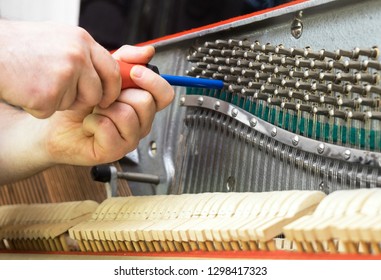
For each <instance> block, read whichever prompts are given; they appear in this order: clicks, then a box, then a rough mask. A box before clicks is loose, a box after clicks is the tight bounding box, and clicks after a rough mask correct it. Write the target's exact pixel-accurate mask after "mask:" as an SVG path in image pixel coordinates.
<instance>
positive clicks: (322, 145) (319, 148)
mask: <svg viewBox="0 0 381 280" xmlns="http://www.w3.org/2000/svg"><path fill="white" fill-rule="evenodd" d="M324 149H325V146H324V144H323V143H320V144H319V146H318V147H317V151H318V153H319V154H322V153H323V152H324Z"/></svg>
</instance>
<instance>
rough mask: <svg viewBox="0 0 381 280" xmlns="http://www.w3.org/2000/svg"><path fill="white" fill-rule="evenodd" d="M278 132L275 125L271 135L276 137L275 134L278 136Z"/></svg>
mask: <svg viewBox="0 0 381 280" xmlns="http://www.w3.org/2000/svg"><path fill="white" fill-rule="evenodd" d="M276 133H277V130H276V128H275V127H274V128H273V129H272V130H271V136H272V137H275V136H276Z"/></svg>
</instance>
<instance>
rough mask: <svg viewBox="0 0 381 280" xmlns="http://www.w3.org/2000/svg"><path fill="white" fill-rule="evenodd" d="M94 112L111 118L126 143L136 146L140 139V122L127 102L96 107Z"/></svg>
mask: <svg viewBox="0 0 381 280" xmlns="http://www.w3.org/2000/svg"><path fill="white" fill-rule="evenodd" d="M94 113H95V114H98V115H102V116H105V117H107V118H109V119H110V120H112V122H113V124H114V126H115V127H116V129H117V130H118V132H119V135H120V137H122V138H123V139H124V140H125V141H126V143H127V144H128V145H130V146H137V144H138V142H139V140H140V135H141V132H140V123H139V118H138V116H137V113H136V112H135V110H134V108H133V107H132V106H130V105H129V104H125V103H122V102H118V101H116V102H114V103H112V104H111V105H110V106H109V107H108V108H106V109H103V108H99V107H96V108H94Z"/></svg>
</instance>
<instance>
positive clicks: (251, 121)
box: [249, 118, 258, 127]
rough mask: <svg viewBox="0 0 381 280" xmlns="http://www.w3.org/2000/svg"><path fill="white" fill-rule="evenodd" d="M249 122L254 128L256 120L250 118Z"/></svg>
mask: <svg viewBox="0 0 381 280" xmlns="http://www.w3.org/2000/svg"><path fill="white" fill-rule="evenodd" d="M249 122H250V125H251V126H252V127H255V126H256V125H257V123H258V121H257V119H255V118H251V119H250V121H249Z"/></svg>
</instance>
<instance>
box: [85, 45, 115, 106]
mask: <svg viewBox="0 0 381 280" xmlns="http://www.w3.org/2000/svg"><path fill="white" fill-rule="evenodd" d="M90 55H91V60H92V63H93V65H94V68H95V71H96V72H97V73H98V76H99V78H100V79H101V81H102V89H103V96H102V99H101V101H100V103H99V106H100V107H102V108H107V107H108V106H110V104H111V103H113V102H114V101H115V100H116V99H117V98H118V96H119V94H120V88H121V83H122V80H121V77H120V72H119V64H118V63H117V62H116V61H115V59H114V58H113V57H112V56H111V55H110V53H109V52H108V51H107V50H106V49H104V48H103V47H102V46H101V45H99V44H98V43H94V45H93V46H92V48H91V52H90Z"/></svg>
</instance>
